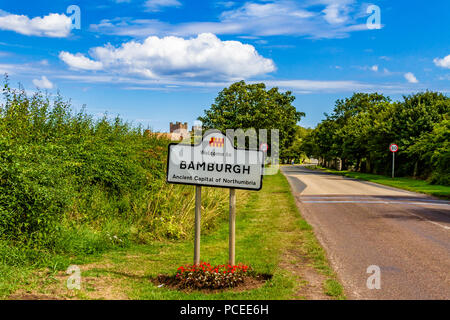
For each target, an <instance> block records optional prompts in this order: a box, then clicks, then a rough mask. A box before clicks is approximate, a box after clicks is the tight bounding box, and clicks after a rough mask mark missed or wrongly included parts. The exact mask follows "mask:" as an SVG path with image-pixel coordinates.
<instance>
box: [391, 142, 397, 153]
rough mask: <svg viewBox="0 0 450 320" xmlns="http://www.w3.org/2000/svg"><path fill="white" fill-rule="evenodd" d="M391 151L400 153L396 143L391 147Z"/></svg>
mask: <svg viewBox="0 0 450 320" xmlns="http://www.w3.org/2000/svg"><path fill="white" fill-rule="evenodd" d="M389 150H391V152H397V151H398V145H396V144H395V143H392V144H391V145H390V146H389Z"/></svg>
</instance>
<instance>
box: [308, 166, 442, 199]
mask: <svg viewBox="0 0 450 320" xmlns="http://www.w3.org/2000/svg"><path fill="white" fill-rule="evenodd" d="M310 168H311V169H314V167H310ZM315 168H317V169H320V170H322V171H325V172H328V173H333V174H338V175H341V176H346V177H349V178H354V179H359V180H365V181H370V182H375V183H379V184H382V185H385V186H390V187H394V188H399V189H403V190H408V191H413V192H419V193H425V194H428V195H432V196H436V197H440V198H444V199H450V186H442V185H436V184H430V183H429V182H427V181H425V180H418V179H412V178H405V177H399V178H394V179H392V178H391V177H388V176H383V175H378V174H371V173H361V172H353V171H345V170H344V171H338V170H333V169H328V168H323V167H320V166H316V167H315Z"/></svg>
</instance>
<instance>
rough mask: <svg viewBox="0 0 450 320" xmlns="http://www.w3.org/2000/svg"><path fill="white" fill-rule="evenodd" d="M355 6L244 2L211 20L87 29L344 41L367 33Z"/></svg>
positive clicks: (331, 0)
mask: <svg viewBox="0 0 450 320" xmlns="http://www.w3.org/2000/svg"><path fill="white" fill-rule="evenodd" d="M355 5H356V1H355V0H310V1H306V2H300V1H292V0H280V1H264V2H258V3H256V2H245V3H243V4H241V6H240V7H237V8H233V9H227V10H225V11H223V12H222V13H221V14H220V15H219V17H218V18H217V20H215V21H206V22H205V21H202V22H195V21H193V22H186V23H178V24H170V23H166V22H163V21H160V20H156V19H130V18H114V19H105V20H102V21H101V22H100V23H99V24H94V25H91V26H90V28H91V30H93V31H98V32H102V33H106V34H115V35H122V36H133V37H139V38H143V37H146V36H148V35H160V36H161V35H163V36H164V35H176V36H195V35H197V34H200V33H214V34H218V35H239V36H275V35H295V36H305V37H310V38H344V37H348V35H349V34H350V33H351V32H356V31H363V30H368V29H367V26H366V21H365V19H366V17H361V16H359V15H358V14H356V13H355V14H354V15H353V16H352V15H351V14H352V13H353V12H354V11H355V10H354V8H353V7H354V6H355Z"/></svg>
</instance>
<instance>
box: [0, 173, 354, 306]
mask: <svg viewBox="0 0 450 320" xmlns="http://www.w3.org/2000/svg"><path fill="white" fill-rule="evenodd" d="M223 192H228V190H226V189H224V190H223ZM237 197H238V205H237V222H236V262H242V263H246V264H248V265H250V266H252V268H253V269H254V271H256V272H257V273H263V274H271V275H273V277H272V279H271V280H269V281H267V282H266V283H265V284H264V285H263V286H262V287H260V288H257V289H253V290H248V291H241V292H233V291H222V292H217V293H202V292H198V291H194V292H190V293H186V292H180V291H177V290H171V289H168V288H164V287H163V288H158V287H157V286H155V285H154V284H153V283H152V282H151V281H150V278H152V277H156V276H157V275H159V274H174V273H175V272H176V269H177V268H178V266H180V265H183V264H187V263H192V256H193V241H192V239H188V240H177V241H168V240H166V241H154V242H152V243H150V244H145V245H138V244H134V245H130V246H129V247H127V248H119V249H114V250H111V251H108V252H106V253H104V254H102V255H97V256H92V257H90V258H89V261H88V260H84V261H83V256H82V257H81V258H80V257H79V258H78V259H77V260H78V261H77V260H72V261H71V263H72V264H83V263H87V262H89V263H88V264H86V265H85V266H81V265H80V267H82V270H83V273H82V277H83V279H90V280H89V281H91V282H89V281H88V280H86V281H85V282H82V283H84V285H83V286H84V287H83V289H82V290H81V291H79V292H76V293H75V295H76V296H77V297H78V298H82V299H95V298H99V297H101V294H100V295H99V296H95V295H93V294H95V292H96V291H98V290H100V291H101V290H103V289H101V288H100V287H99V286H96V282H98V281H106V282H107V283H108V285H107V286H109V289H108V292H116V294H117V296H114V294H112V295H111V294H106V295H105V296H104V298H114V297H116V298H121V297H122V296H121V295H122V294H123V295H125V296H126V297H128V298H131V299H227V300H228V299H230V300H231V299H301V298H303V296H302V293H299V292H302V291H301V290H302V288H304V286H305V283H306V281H305V279H303V278H302V277H301V276H299V274H298V273H296V272H293V270H295V269H296V268H298V269H301V268H312V269H313V270H315V272H316V273H317V274H318V276H319V277H320V279H323V284H322V286H323V293H324V294H325V295H328V296H329V297H331V298H334V299H344V298H345V296H344V294H343V289H342V287H341V285H340V284H339V283H338V282H337V280H336V276H335V274H334V272H333V271H332V270H331V268H330V267H329V264H328V261H327V259H326V256H325V253H324V251H323V249H322V248H321V246H320V245H319V243H318V242H317V240H316V238H315V236H314V233H313V231H312V228H311V226H310V225H309V224H308V223H307V222H306V221H305V220H303V219H302V218H301V216H300V215H299V212H298V209H297V207H296V204H295V200H294V198H293V196H292V194H291V191H290V188H289V184H288V182H287V180H286V178H285V177H284V176H283V175H282V174H281V173H278V174H277V175H274V176H266V177H265V178H264V187H263V189H262V190H261V191H259V192H247V191H238V193H237ZM226 214H227V213H226V212H223V217H222V219H220V220H219V221H218V226H217V228H215V229H214V230H213V231H210V232H207V234H202V239H201V260H202V261H209V262H211V263H212V264H223V263H226V262H227V260H228V219H227V218H226ZM287 252H295V254H294V256H287V255H286V253H287ZM64 265H67V263H65V264H64ZM289 265H291V267H289ZM300 271H301V270H300ZM48 272H49V271H48V268H47V273H48ZM41 273H42V272H41ZM0 277H1V276H0ZM40 277H41V276H38V275H37V273H36V272H35V273H34V275H33V276H31V280H29V283H28V284H25V285H24V284H23V282H22V283H21V284H19V285H18V284H15V287H16V288H18V287H19V288H22V289H23V288H25V290H26V289H27V288H28V289H29V288H30V287H33V288H38V289H37V290H38V292H39V293H40V294H49V295H52V294H55V292H56V293H57V294H59V295H66V296H73V292H70V293H69V292H68V290H67V289H61V287H62V286H63V284H64V283H59V284H58V283H56V282H53V283H51V282H50V283H49V284H48V285H40V286H38V285H36V283H41V282H42V280H41V279H40ZM3 280H5V279H3ZM6 281H10V280H8V279H6ZM33 283H34V285H33ZM103 286H104V284H103ZM55 288H57V289H55ZM58 288H59V289H58ZM55 290H56V291H55Z"/></svg>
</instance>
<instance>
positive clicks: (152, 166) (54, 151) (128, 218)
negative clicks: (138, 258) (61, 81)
mask: <svg viewBox="0 0 450 320" xmlns="http://www.w3.org/2000/svg"><path fill="white" fill-rule="evenodd" d="M168 143H169V141H168V140H166V139H161V138H158V137H157V136H156V135H154V134H151V133H148V132H145V131H144V130H142V129H141V128H139V127H138V128H136V127H133V126H132V125H131V124H128V123H124V122H123V121H122V120H121V119H119V118H115V119H113V120H109V119H108V118H107V116H105V117H103V118H102V119H100V120H94V119H93V118H92V117H91V116H89V115H87V114H86V113H85V112H84V111H83V110H80V111H79V112H74V111H73V109H72V108H71V105H70V101H66V100H64V99H63V98H62V97H61V96H60V95H57V96H56V97H50V96H48V95H47V94H45V93H43V92H40V91H37V92H36V93H35V94H34V95H33V96H31V97H29V96H27V94H26V92H25V91H24V90H23V89H21V88H19V89H12V88H11V87H10V85H9V83H8V79H7V78H6V79H5V84H4V87H3V103H2V104H1V105H0V295H4V294H6V293H7V292H8V291H9V285H10V284H11V281H20V275H21V272H18V270H19V269H20V270H25V269H29V268H34V267H42V266H49V267H51V268H55V265H58V264H59V262H57V261H59V260H58V259H59V258H57V257H63V256H68V255H73V256H83V255H86V254H89V255H95V254H98V253H101V252H104V251H106V250H110V249H114V248H119V247H127V246H129V245H131V244H136V243H141V244H146V243H150V242H152V241H155V240H160V239H183V238H189V237H190V236H191V234H192V230H191V229H192V228H191V226H192V224H193V219H194V218H193V217H194V215H193V210H194V203H195V201H194V200H195V199H194V197H195V195H194V192H193V190H192V188H190V187H188V186H180V185H177V186H175V185H169V184H167V183H166V182H165V167H166V156H167V145H168ZM226 198H227V196H226V195H225V194H224V193H223V192H221V191H220V190H217V189H213V188H204V195H203V199H204V202H203V213H202V215H203V220H202V228H203V229H204V230H210V229H211V230H212V229H214V228H216V224H217V223H216V220H217V219H219V218H220V214H219V213H220V212H221V206H222V205H224V204H225V199H226ZM55 259H56V261H55ZM61 259H62V260H64V258H61ZM59 267H61V266H59Z"/></svg>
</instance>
